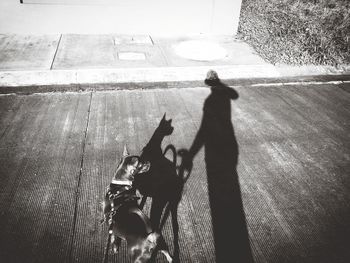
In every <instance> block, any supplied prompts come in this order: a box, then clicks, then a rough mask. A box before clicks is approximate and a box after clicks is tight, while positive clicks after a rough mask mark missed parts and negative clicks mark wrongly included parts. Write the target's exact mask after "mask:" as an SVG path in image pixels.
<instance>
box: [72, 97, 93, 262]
mask: <svg viewBox="0 0 350 263" xmlns="http://www.w3.org/2000/svg"><path fill="white" fill-rule="evenodd" d="M92 93H93V92H92V91H91V92H90V101H89V108H88V114H87V120H86V126H85V132H84V140H83V145H82V154H81V159H80V169H79V175H78V182H77V188H76V191H75V206H74V215H73V228H72V234H71V238H70V248H69V262H73V245H74V238H75V233H76V224H77V217H78V202H79V195H80V187H81V177H82V174H83V166H84V156H85V146H86V139H87V133H88V130H89V122H90V112H91V103H92Z"/></svg>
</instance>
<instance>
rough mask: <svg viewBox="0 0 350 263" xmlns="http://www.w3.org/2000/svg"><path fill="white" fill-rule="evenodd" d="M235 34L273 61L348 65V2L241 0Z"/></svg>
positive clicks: (349, 18)
mask: <svg viewBox="0 0 350 263" xmlns="http://www.w3.org/2000/svg"><path fill="white" fill-rule="evenodd" d="M238 33H239V34H238V36H239V37H240V38H242V39H244V40H245V41H246V42H248V43H249V44H250V45H252V46H253V48H254V49H255V50H256V51H257V52H258V53H259V54H260V55H261V56H262V57H263V58H264V59H266V60H267V61H269V62H271V63H273V64H278V63H284V64H295V65H303V64H317V65H322V64H328V65H338V64H349V63H350V1H348V0H329V1H327V0H259V1H255V0H243V3H242V9H241V17H240V24H239V29H238Z"/></svg>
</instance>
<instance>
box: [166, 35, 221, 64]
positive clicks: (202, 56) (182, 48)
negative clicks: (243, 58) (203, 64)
mask: <svg viewBox="0 0 350 263" xmlns="http://www.w3.org/2000/svg"><path fill="white" fill-rule="evenodd" d="M173 48H174V50H175V53H176V54H177V55H178V56H180V57H183V58H187V59H192V60H198V61H212V60H220V59H223V58H225V57H226V56H227V51H226V49H224V48H223V47H222V46H220V45H219V44H218V43H215V42H212V41H200V40H189V41H184V42H181V43H179V44H177V45H174V46H173Z"/></svg>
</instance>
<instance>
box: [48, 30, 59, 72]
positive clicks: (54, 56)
mask: <svg viewBox="0 0 350 263" xmlns="http://www.w3.org/2000/svg"><path fill="white" fill-rule="evenodd" d="M61 39H62V34H60V38H59V39H58V43H57V47H56V50H55V54H54V55H53V59H52V63H51V66H50V70H52V68H53V63H54V62H55V59H56V55H57V52H58V48H59V46H60V44H61Z"/></svg>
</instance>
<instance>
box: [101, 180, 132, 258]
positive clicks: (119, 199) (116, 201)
mask: <svg viewBox="0 0 350 263" xmlns="http://www.w3.org/2000/svg"><path fill="white" fill-rule="evenodd" d="M120 183H123V184H120ZM112 188H117V191H116V192H115V193H114V191H113V189H112ZM131 189H132V185H131V184H127V183H125V182H122V181H116V180H115V181H112V182H111V184H110V185H109V186H108V187H107V193H106V197H107V198H108V199H109V200H110V206H111V210H110V212H109V213H108V215H104V217H103V219H102V220H101V221H100V223H101V224H102V223H104V222H106V221H107V222H108V238H107V245H106V250H105V254H104V257H103V262H104V263H107V262H108V252H109V249H110V244H111V239H112V235H113V227H114V224H115V221H114V220H113V217H114V216H115V215H116V213H117V212H118V210H119V209H120V208H121V207H122V206H123V205H125V204H127V203H129V202H132V201H136V200H138V199H139V197H138V196H137V195H136V194H135V193H127V192H128V191H130V190H131ZM107 218H108V220H107ZM117 238H119V237H117ZM119 246H120V242H118V246H117V247H118V251H119Z"/></svg>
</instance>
